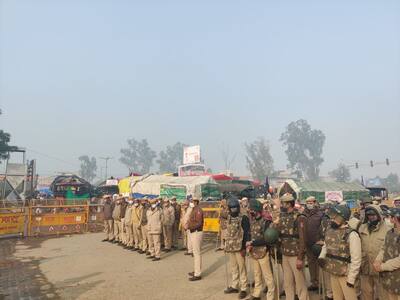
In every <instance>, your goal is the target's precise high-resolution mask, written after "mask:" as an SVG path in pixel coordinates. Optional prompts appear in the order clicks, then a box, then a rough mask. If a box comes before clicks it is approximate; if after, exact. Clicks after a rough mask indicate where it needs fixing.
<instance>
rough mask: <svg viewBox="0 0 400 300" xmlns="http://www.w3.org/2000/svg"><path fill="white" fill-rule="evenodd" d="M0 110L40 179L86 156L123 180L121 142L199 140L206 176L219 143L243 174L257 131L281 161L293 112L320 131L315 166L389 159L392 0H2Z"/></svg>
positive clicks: (395, 43) (393, 139)
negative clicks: (320, 151) (322, 141)
mask: <svg viewBox="0 0 400 300" xmlns="http://www.w3.org/2000/svg"><path fill="white" fill-rule="evenodd" d="M0 108H1V109H2V110H3V115H2V116H1V117H0V123H1V124H0V128H2V129H4V130H6V131H7V132H10V133H11V134H12V144H13V145H18V146H23V147H27V148H28V149H31V150H35V151H38V152H40V153H43V154H46V155H47V156H44V155H42V154H39V153H36V152H33V151H28V157H29V158H37V160H38V168H39V173H40V174H54V172H57V171H76V170H78V168H79V162H78V159H77V158H78V157H79V156H80V155H82V154H88V155H90V156H96V157H99V156H105V155H109V156H113V157H114V158H115V159H114V160H112V161H110V163H111V170H112V173H113V174H114V175H120V176H121V175H125V174H126V168H125V167H124V166H123V165H121V164H120V163H119V162H118V158H119V157H120V153H119V149H120V148H121V147H123V146H125V144H126V139H127V138H130V137H135V138H138V139H140V138H147V139H148V141H149V143H150V145H151V146H152V147H153V148H154V149H155V150H156V151H159V150H161V149H163V148H164V147H165V146H166V145H168V144H173V143H175V142H176V141H181V142H184V143H186V144H200V145H201V147H202V150H203V153H202V154H203V157H204V159H205V162H206V164H207V166H208V167H211V168H212V169H213V170H214V171H217V170H221V169H222V168H223V162H222V157H221V149H222V148H223V145H225V146H229V148H230V150H231V152H232V153H236V155H237V156H236V160H235V162H234V165H233V167H232V169H233V170H234V171H235V172H236V173H238V174H247V173H248V172H247V171H246V168H245V157H244V146H243V144H244V142H246V141H247V142H250V141H252V140H254V139H255V138H257V137H258V136H264V137H266V138H267V139H268V140H269V141H270V144H271V148H272V154H273V157H274V160H275V168H277V169H284V168H285V166H286V163H287V161H286V156H285V153H284V149H283V148H282V145H281V143H280V142H279V136H280V134H281V133H282V131H284V129H285V126H286V125H287V124H288V123H289V122H291V121H294V120H297V119H299V118H304V119H307V120H308V121H309V123H310V124H311V126H312V127H313V128H318V129H321V130H322V131H323V132H324V133H325V134H326V138H327V139H326V145H325V148H324V158H325V162H324V164H323V166H322V174H326V173H327V171H329V170H331V169H332V168H334V167H335V166H336V165H337V164H338V163H339V162H344V163H346V164H353V163H354V162H355V161H359V162H360V163H368V162H369V160H371V159H372V160H375V161H384V160H385V158H386V157H388V158H389V159H390V160H391V161H400V133H399V131H400V1H398V0H393V1H386V0H382V1H376V0H373V1H366V0H363V1H348V0H347V1H338V0H335V1H111V0H109V1H99V0H96V1H94V0H93V1H71V0H68V1H40V0H36V1H31V0H28V1H22V0H19V1H12V0H8V1H5V0H0ZM48 156H51V157H54V158H59V159H62V160H63V162H62V161H59V160H55V159H52V158H50V157H48ZM99 163H100V164H103V162H99ZM99 172H100V170H99ZM389 172H398V173H400V163H397V164H392V165H391V166H389V167H387V166H381V167H375V168H373V169H371V168H369V167H364V168H362V169H361V170H358V171H357V172H353V176H354V177H358V176H359V175H360V174H364V175H367V176H373V175H376V174H378V175H381V176H386V175H387V174H388V173H389Z"/></svg>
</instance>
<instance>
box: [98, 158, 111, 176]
mask: <svg viewBox="0 0 400 300" xmlns="http://www.w3.org/2000/svg"><path fill="white" fill-rule="evenodd" d="M99 158H100V159H103V160H105V162H106V172H105V173H106V174H105V175H106V176H105V177H106V180H107V170H108V161H109V160H110V159H113V158H114V157H110V156H106V157H99Z"/></svg>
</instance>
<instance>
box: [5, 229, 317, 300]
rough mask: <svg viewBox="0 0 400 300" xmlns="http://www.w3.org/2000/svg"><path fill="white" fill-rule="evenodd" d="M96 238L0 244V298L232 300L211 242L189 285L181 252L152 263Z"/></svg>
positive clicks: (98, 235)
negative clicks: (198, 275) (200, 273)
mask: <svg viewBox="0 0 400 300" xmlns="http://www.w3.org/2000/svg"><path fill="white" fill-rule="evenodd" d="M102 238H103V234H102V233H88V234H81V235H71V236H63V237H58V238H47V239H41V238H33V239H20V240H19V239H9V240H1V241H0V247H1V251H0V299H166V300H168V299H196V300H197V299H199V300H201V299H237V295H236V294H234V295H224V293H223V290H224V288H225V286H226V279H225V266H224V263H225V258H224V254H223V252H215V251H214V250H215V244H214V243H205V244H204V246H203V250H202V253H203V280H201V281H197V282H189V281H188V276H187V273H188V272H190V271H192V270H193V259H192V258H191V257H190V256H184V255H183V251H174V252H170V253H167V254H163V256H162V259H161V261H158V262H152V261H150V260H148V259H146V258H145V256H144V255H140V254H138V253H136V252H131V251H128V250H124V249H123V248H121V247H119V246H117V245H113V244H110V243H102V242H101V239H102ZM311 296H312V299H313V300H314V299H318V295H317V294H315V293H314V294H311ZM281 299H284V298H281Z"/></svg>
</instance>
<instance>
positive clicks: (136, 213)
mask: <svg viewBox="0 0 400 300" xmlns="http://www.w3.org/2000/svg"><path fill="white" fill-rule="evenodd" d="M142 212H143V206H141V205H138V206H134V207H133V209H132V230H133V240H134V247H135V249H140V248H141V246H142V240H143V237H142V230H141V229H140V220H141V218H142Z"/></svg>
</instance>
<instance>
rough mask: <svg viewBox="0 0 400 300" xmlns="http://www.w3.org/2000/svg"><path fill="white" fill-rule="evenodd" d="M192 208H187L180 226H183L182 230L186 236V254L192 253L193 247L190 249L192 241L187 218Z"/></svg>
mask: <svg viewBox="0 0 400 300" xmlns="http://www.w3.org/2000/svg"><path fill="white" fill-rule="evenodd" d="M192 209H193V208H192V207H187V208H186V211H185V214H184V216H183V220H182V224H183V229H184V230H185V233H184V234H185V235H186V243H187V245H186V246H187V252H188V253H193V247H192V241H191V239H190V230H189V229H188V223H189V217H190V214H191V212H192Z"/></svg>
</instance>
